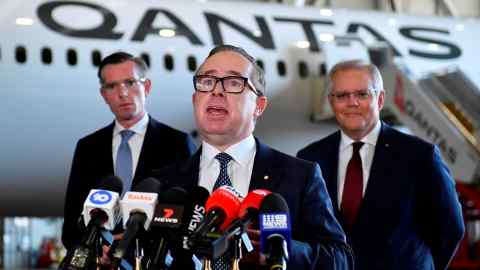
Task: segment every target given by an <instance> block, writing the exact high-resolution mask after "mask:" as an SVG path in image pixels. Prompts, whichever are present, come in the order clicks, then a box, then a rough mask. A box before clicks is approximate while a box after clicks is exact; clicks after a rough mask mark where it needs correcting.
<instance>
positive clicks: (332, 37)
mask: <svg viewBox="0 0 480 270" xmlns="http://www.w3.org/2000/svg"><path fill="white" fill-rule="evenodd" d="M318 39H320V41H323V42H331V41H334V40H335V35H333V34H331V33H320V35H319V36H318Z"/></svg>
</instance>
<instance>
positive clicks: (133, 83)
mask: <svg viewBox="0 0 480 270" xmlns="http://www.w3.org/2000/svg"><path fill="white" fill-rule="evenodd" d="M145 80H146V79H145V78H140V79H133V78H132V79H126V80H123V81H121V82H111V83H103V84H102V86H101V89H102V90H103V91H105V92H113V90H115V89H117V88H119V87H120V86H123V87H125V88H127V89H128V90H133V89H135V88H136V87H137V86H138V84H139V83H144V82H145Z"/></svg>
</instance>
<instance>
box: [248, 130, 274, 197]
mask: <svg viewBox="0 0 480 270" xmlns="http://www.w3.org/2000/svg"><path fill="white" fill-rule="evenodd" d="M255 144H256V147H257V152H256V153H255V160H254V162H253V169H252V176H251V178H250V185H249V187H248V190H249V191H252V190H254V189H267V190H272V183H273V181H274V180H275V179H274V178H275V177H277V176H278V175H277V174H276V175H274V174H273V172H274V170H273V168H274V167H275V162H274V159H273V155H272V149H271V148H270V147H268V146H266V145H264V144H262V143H261V142H260V141H259V140H258V139H257V138H255Z"/></svg>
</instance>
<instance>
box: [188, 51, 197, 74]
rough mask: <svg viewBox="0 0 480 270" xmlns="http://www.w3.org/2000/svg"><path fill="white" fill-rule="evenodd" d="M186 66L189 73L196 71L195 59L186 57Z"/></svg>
mask: <svg viewBox="0 0 480 270" xmlns="http://www.w3.org/2000/svg"><path fill="white" fill-rule="evenodd" d="M187 65H188V70H190V71H191V72H194V71H195V70H196V69H197V59H195V57H193V56H191V55H190V56H189V57H187Z"/></svg>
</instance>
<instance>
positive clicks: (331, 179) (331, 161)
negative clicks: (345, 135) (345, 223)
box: [320, 131, 340, 211]
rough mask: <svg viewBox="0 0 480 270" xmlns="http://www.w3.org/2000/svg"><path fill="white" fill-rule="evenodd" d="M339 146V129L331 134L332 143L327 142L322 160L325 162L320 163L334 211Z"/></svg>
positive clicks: (335, 207) (336, 209)
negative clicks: (324, 157)
mask: <svg viewBox="0 0 480 270" xmlns="http://www.w3.org/2000/svg"><path fill="white" fill-rule="evenodd" d="M339 146H340V131H338V132H336V133H335V134H334V135H333V138H332V143H329V144H327V147H326V149H324V150H322V151H325V153H324V156H326V157H327V158H326V159H325V160H324V162H325V164H320V165H321V167H320V169H321V170H322V176H323V179H324V180H325V184H326V186H327V190H328V193H329V194H330V198H331V200H332V204H333V207H334V209H335V211H338V209H339V206H338V190H337V189H338V188H337V187H338V158H339V153H338V148H339Z"/></svg>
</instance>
